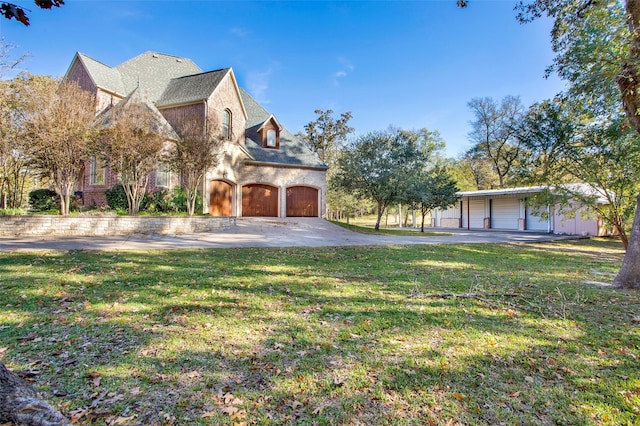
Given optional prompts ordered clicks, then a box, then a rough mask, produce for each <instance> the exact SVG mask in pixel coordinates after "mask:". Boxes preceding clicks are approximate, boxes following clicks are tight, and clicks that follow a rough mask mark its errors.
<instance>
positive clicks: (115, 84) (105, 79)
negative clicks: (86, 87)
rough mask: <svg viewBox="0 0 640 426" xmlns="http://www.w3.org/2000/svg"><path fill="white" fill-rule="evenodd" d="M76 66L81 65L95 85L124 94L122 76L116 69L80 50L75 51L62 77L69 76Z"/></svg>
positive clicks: (111, 91)
mask: <svg viewBox="0 0 640 426" xmlns="http://www.w3.org/2000/svg"><path fill="white" fill-rule="evenodd" d="M77 67H82V68H83V69H84V70H85V71H86V73H87V75H88V76H89V78H90V79H91V81H92V82H93V85H94V86H95V87H97V88H100V89H102V90H104V91H107V92H110V93H114V94H117V95H120V96H124V95H125V94H126V92H125V90H124V85H123V84H122V77H121V76H120V73H119V72H118V71H117V70H115V69H113V68H111V67H110V66H108V65H105V64H103V63H102V62H99V61H96V60H95V59H93V58H91V57H89V56H87V55H85V54H83V53H80V52H76V55H75V57H74V58H73V61H71V65H70V66H69V69H68V70H67V72H66V74H65V77H64V78H65V79H66V78H68V77H69V76H71V74H72V73H74V72H75V71H76V69H77Z"/></svg>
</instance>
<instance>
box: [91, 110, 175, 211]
mask: <svg viewBox="0 0 640 426" xmlns="http://www.w3.org/2000/svg"><path fill="white" fill-rule="evenodd" d="M161 120H162V119H161V116H159V113H157V112H156V111H154V109H153V107H152V106H150V105H147V104H145V103H144V102H142V101H131V100H128V101H123V103H122V104H118V105H117V106H116V107H115V108H113V109H112V110H110V111H108V112H107V114H106V115H105V116H103V117H100V120H99V127H100V128H101V130H100V131H99V132H100V137H99V138H98V139H97V140H96V142H97V143H96V144H95V146H94V155H96V156H99V157H101V158H103V159H104V160H105V162H106V164H107V166H108V167H109V168H110V169H111V170H113V171H114V172H115V173H117V175H118V178H119V179H120V183H121V184H122V186H123V187H124V191H125V193H126V195H127V204H128V210H129V214H132V215H136V214H138V211H139V210H140V204H141V203H142V199H143V198H144V196H145V194H146V193H147V186H148V184H149V178H150V174H151V172H152V171H154V170H155V169H156V168H157V166H158V161H159V160H160V159H161V156H162V149H163V147H164V143H165V141H166V140H167V138H166V136H165V135H163V131H162V125H161V124H160V123H161Z"/></svg>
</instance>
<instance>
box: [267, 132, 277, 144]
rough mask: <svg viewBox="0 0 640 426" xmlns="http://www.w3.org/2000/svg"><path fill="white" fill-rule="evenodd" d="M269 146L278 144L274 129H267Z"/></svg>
mask: <svg viewBox="0 0 640 426" xmlns="http://www.w3.org/2000/svg"><path fill="white" fill-rule="evenodd" d="M267 146H268V147H270V148H274V147H275V146H276V131H275V130H273V129H269V130H267Z"/></svg>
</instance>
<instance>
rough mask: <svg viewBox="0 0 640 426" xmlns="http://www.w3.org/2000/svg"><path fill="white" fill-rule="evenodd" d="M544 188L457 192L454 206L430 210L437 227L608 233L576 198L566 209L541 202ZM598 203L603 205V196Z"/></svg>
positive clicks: (596, 216) (594, 215)
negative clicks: (458, 197)
mask: <svg viewBox="0 0 640 426" xmlns="http://www.w3.org/2000/svg"><path fill="white" fill-rule="evenodd" d="M584 188H585V190H586V188H588V187H586V186H584ZM547 189H548V188H547V187H543V186H532V187H521V188H506V189H491V190H482V191H469V192H460V193H459V195H460V196H461V197H462V198H461V199H460V201H459V202H458V203H457V204H456V205H455V206H452V207H449V208H448V209H445V210H442V209H436V210H434V211H433V212H432V214H431V216H432V225H433V226H434V227H438V228H464V229H496V230H509V231H535V232H547V233H555V234H568V235H590V236H602V235H607V232H606V229H605V228H604V226H603V221H602V219H601V218H600V217H598V215H597V214H596V213H594V212H592V211H591V210H590V209H588V208H587V207H586V206H582V205H579V204H578V202H577V201H576V202H572V204H573V205H572V206H571V208H569V209H568V208H566V207H565V208H560V206H559V205H553V204H550V203H546V202H545V203H542V204H541V202H540V201H539V198H540V197H539V196H540V195H541V194H542V193H543V192H544V191H546V190H547ZM590 192H593V191H592V190H590ZM598 202H599V203H601V204H606V200H605V199H604V198H602V197H599V198H598Z"/></svg>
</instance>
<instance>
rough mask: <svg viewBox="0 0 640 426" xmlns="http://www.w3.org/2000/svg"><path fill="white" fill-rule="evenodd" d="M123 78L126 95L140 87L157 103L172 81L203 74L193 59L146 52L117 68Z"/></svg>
mask: <svg viewBox="0 0 640 426" xmlns="http://www.w3.org/2000/svg"><path fill="white" fill-rule="evenodd" d="M115 69H116V70H117V71H118V72H119V73H120V75H121V76H122V82H123V84H124V88H125V90H126V93H129V92H131V91H132V90H133V89H135V88H136V87H138V83H139V87H140V88H141V89H142V91H143V92H144V94H145V95H146V96H148V98H149V99H150V100H151V101H153V102H155V101H157V100H158V99H160V96H161V95H162V92H164V90H165V88H166V87H167V85H168V84H169V82H170V81H171V79H174V78H177V77H183V76H185V75H192V74H198V73H201V72H202V70H201V69H200V67H198V66H197V65H196V64H195V63H193V61H192V60H191V59H187V58H180V57H178V56H171V55H165V54H162V53H156V52H145V53H143V54H141V55H138V56H136V57H135V58H132V59H129V60H128V61H126V62H123V63H121V64H120V65H118V66H116V67H115Z"/></svg>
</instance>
